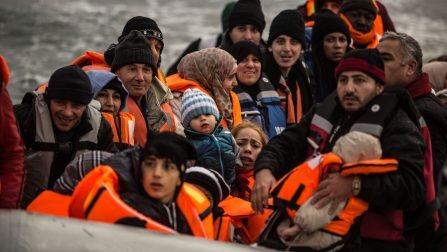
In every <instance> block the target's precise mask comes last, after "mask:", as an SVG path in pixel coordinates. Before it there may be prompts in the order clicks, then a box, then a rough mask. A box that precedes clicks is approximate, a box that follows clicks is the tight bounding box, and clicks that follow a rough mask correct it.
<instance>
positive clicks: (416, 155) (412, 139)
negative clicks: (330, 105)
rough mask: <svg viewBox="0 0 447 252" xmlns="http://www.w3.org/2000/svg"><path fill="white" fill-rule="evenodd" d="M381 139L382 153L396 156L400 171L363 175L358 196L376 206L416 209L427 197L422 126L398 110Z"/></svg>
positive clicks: (384, 156)
mask: <svg viewBox="0 0 447 252" xmlns="http://www.w3.org/2000/svg"><path fill="white" fill-rule="evenodd" d="M380 140H381V145H382V150H383V155H382V157H383V158H395V159H397V160H398V161H399V167H398V171H396V172H391V173H386V174H380V175H368V176H362V187H361V192H360V195H359V197H360V198H362V199H364V200H366V201H367V202H368V203H369V204H370V206H371V207H374V208H377V209H382V210H390V209H399V208H400V209H406V210H414V209H416V208H417V207H418V206H420V205H421V204H422V203H423V201H424V197H425V186H424V153H425V143H424V140H423V138H422V135H421V133H420V130H419V128H418V127H417V126H416V125H415V124H414V122H412V121H411V120H410V119H409V118H408V116H407V115H406V113H405V112H403V111H402V110H398V111H397V112H396V114H395V115H394V116H393V118H392V119H391V121H390V122H389V124H388V126H387V127H386V128H385V129H384V131H383V133H382V136H381V139H380Z"/></svg>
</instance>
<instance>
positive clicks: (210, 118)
mask: <svg viewBox="0 0 447 252" xmlns="http://www.w3.org/2000/svg"><path fill="white" fill-rule="evenodd" d="M216 123H217V120H216V117H215V116H214V115H210V114H201V115H199V116H197V117H194V119H192V120H191V122H190V123H189V127H191V129H193V130H195V131H197V132H200V133H202V134H210V133H211V132H212V131H213V130H214V128H215V127H216Z"/></svg>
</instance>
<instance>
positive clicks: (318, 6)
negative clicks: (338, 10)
mask: <svg viewBox="0 0 447 252" xmlns="http://www.w3.org/2000/svg"><path fill="white" fill-rule="evenodd" d="M326 2H334V3H338V4H341V2H342V0H315V1H314V3H315V13H318V12H320V11H321V8H322V7H323V5H324V4H325V3H326Z"/></svg>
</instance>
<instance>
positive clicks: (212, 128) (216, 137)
mask: <svg viewBox="0 0 447 252" xmlns="http://www.w3.org/2000/svg"><path fill="white" fill-rule="evenodd" d="M180 112H181V115H182V124H183V127H184V128H185V135H186V137H187V138H188V139H189V140H190V141H191V143H192V144H193V145H194V147H195V148H196V150H197V152H198V159H197V162H196V165H198V166H202V167H205V168H207V169H212V170H215V171H217V172H218V173H219V174H220V175H222V177H224V179H225V182H226V183H227V184H228V185H231V184H232V183H233V181H234V179H235V170H234V166H235V153H236V146H235V141H234V139H233V136H232V135H231V132H230V131H229V130H228V129H224V128H223V127H222V126H221V125H220V122H221V120H222V117H221V116H220V114H219V111H218V109H217V105H216V103H215V102H214V100H213V99H212V98H211V97H210V96H208V95H206V94H204V93H203V92H202V91H200V90H199V89H192V90H191V89H188V90H186V91H185V92H184V93H183V98H182V105H181V109H180Z"/></svg>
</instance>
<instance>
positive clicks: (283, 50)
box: [268, 35, 302, 76]
mask: <svg viewBox="0 0 447 252" xmlns="http://www.w3.org/2000/svg"><path fill="white" fill-rule="evenodd" d="M268 49H269V51H270V52H272V53H273V58H274V59H275V61H276V63H277V64H278V66H279V70H280V71H281V73H282V74H283V75H284V76H288V75H289V72H290V69H292V66H293V65H294V64H295V63H296V61H297V60H298V58H299V57H300V55H301V49H302V47H301V43H300V42H299V41H298V40H296V39H294V38H292V37H290V36H287V35H280V36H278V37H277V38H276V39H275V40H273V42H272V45H271V46H270V47H269V48H268Z"/></svg>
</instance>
